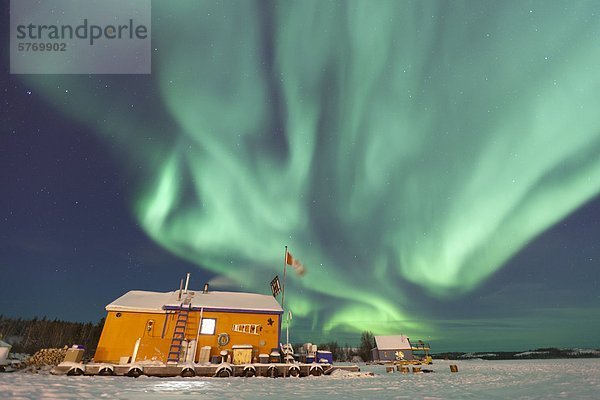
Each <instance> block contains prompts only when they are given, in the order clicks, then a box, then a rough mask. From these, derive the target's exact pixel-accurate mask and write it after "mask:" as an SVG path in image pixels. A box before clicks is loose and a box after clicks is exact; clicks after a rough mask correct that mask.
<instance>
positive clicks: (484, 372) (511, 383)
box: [0, 359, 600, 400]
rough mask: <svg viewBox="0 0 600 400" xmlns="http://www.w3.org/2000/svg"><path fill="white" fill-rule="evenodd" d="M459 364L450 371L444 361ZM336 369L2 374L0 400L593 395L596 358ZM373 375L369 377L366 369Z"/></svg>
mask: <svg viewBox="0 0 600 400" xmlns="http://www.w3.org/2000/svg"><path fill="white" fill-rule="evenodd" d="M450 364H456V365H458V368H459V370H458V372H457V373H451V372H450V368H449V365H450ZM360 367H361V370H362V372H363V373H347V372H346V373H344V372H341V371H339V373H336V374H335V375H333V376H329V377H306V378H279V379H271V378H149V377H140V378H137V379H136V378H127V377H100V376H95V377H86V376H79V377H76V376H52V375H48V374H30V373H20V372H13V373H4V374H0V398H2V399H14V400H18V399H180V398H198V399H203V400H204V399H267V398H294V399H345V400H347V399H425V398H426V399H560V398H564V399H575V398H576V399H598V398H599V393H600V359H570V360H565V359H562V360H519V361H484V360H473V361H458V362H457V361H437V360H436V361H435V362H434V365H433V366H432V368H433V369H434V370H435V373H431V374H406V375H403V374H400V373H398V372H395V373H391V374H388V373H386V372H385V367H384V366H381V365H364V364H362V365H360ZM370 371H372V372H374V374H375V375H374V376H368V375H367V374H365V373H364V372H370Z"/></svg>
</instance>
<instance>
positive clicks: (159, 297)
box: [106, 290, 283, 313]
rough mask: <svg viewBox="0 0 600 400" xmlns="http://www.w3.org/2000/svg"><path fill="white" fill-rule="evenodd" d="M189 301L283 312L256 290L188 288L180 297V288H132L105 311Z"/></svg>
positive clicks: (152, 308) (147, 308)
mask: <svg viewBox="0 0 600 400" xmlns="http://www.w3.org/2000/svg"><path fill="white" fill-rule="evenodd" d="M187 299H189V302H191V304H192V308H193V309H200V308H204V309H218V310H232V311H233V310H237V311H257V312H265V311H266V312H274V313H283V309H282V308H281V306H280V305H279V303H278V302H277V300H276V299H275V298H274V297H273V296H268V295H264V294H257V293H240V292H216V291H209V292H207V293H203V292H202V291H191V290H188V292H187V294H186V293H183V294H182V295H181V299H179V290H176V291H173V292H166V293H163V292H147V291H143V290H131V291H129V292H127V293H125V294H124V295H123V296H121V297H119V298H118V299H116V300H115V301H113V302H112V303H110V304H109V305H107V306H106V310H107V311H139V312H142V311H151V312H152V311H153V312H157V311H163V310H165V309H169V308H175V307H179V306H180V305H181V304H182V303H184V302H185V303H186V304H187V303H188V300H187Z"/></svg>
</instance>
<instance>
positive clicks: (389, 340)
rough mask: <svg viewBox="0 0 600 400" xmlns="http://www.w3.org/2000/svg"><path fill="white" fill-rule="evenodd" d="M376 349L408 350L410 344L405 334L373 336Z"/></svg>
mask: <svg viewBox="0 0 600 400" xmlns="http://www.w3.org/2000/svg"><path fill="white" fill-rule="evenodd" d="M375 343H376V345H377V349H378V350H410V349H411V345H410V342H409V340H408V337H407V336H406V335H392V336H375Z"/></svg>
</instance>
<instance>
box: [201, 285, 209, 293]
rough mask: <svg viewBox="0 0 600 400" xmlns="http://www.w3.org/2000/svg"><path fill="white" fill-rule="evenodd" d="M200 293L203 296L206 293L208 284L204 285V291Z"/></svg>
mask: <svg viewBox="0 0 600 400" xmlns="http://www.w3.org/2000/svg"><path fill="white" fill-rule="evenodd" d="M202 293H204V294H206V293H208V283H205V284H204V290H203V291H202Z"/></svg>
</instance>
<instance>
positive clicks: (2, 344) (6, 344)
mask: <svg viewBox="0 0 600 400" xmlns="http://www.w3.org/2000/svg"><path fill="white" fill-rule="evenodd" d="M0 347H12V345H10V344H8V343H6V342H5V341H3V340H0Z"/></svg>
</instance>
